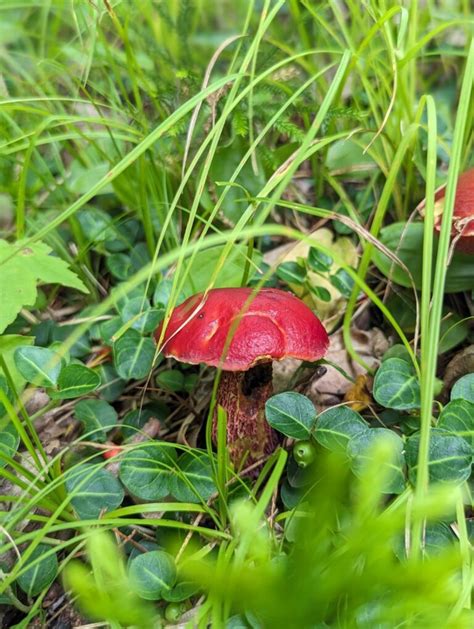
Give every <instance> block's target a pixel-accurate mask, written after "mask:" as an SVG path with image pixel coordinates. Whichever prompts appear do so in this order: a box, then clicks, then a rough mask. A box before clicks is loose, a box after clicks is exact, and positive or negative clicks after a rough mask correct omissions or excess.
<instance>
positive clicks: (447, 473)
mask: <svg viewBox="0 0 474 629" xmlns="http://www.w3.org/2000/svg"><path fill="white" fill-rule="evenodd" d="M419 445H420V434H419V433H416V434H414V435H412V436H411V437H409V439H408V440H407V443H406V460H407V463H408V469H409V478H410V481H411V482H412V483H413V484H415V483H416V470H417V467H418V450H419ZM471 463H472V452H471V446H470V445H469V444H468V443H467V441H466V440H465V439H463V438H462V437H458V436H456V435H450V434H449V433H448V432H445V431H444V430H441V429H439V428H434V429H433V430H432V431H431V436H430V447H429V478H430V482H432V483H441V482H455V483H462V482H464V481H465V480H467V479H468V478H469V476H470V475H471Z"/></svg>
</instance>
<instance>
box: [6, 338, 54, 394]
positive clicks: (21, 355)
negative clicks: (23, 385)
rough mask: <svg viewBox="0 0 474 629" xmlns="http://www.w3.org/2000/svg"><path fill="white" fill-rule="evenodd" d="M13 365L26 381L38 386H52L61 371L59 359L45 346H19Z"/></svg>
mask: <svg viewBox="0 0 474 629" xmlns="http://www.w3.org/2000/svg"><path fill="white" fill-rule="evenodd" d="M15 365H16V367H17V369H18V371H19V372H20V373H21V375H22V376H23V377H24V378H25V380H26V381H27V382H31V383H32V384H35V385H37V386H40V387H54V386H56V384H57V381H58V378H59V374H60V372H61V360H60V358H59V356H58V354H56V352H52V351H51V350H50V349H46V348H45V347H19V348H18V349H17V350H16V352H15Z"/></svg>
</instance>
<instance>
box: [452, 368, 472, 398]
mask: <svg viewBox="0 0 474 629" xmlns="http://www.w3.org/2000/svg"><path fill="white" fill-rule="evenodd" d="M451 399H452V400H456V399H463V400H467V401H468V402H474V373H467V374H466V375H465V376H463V377H462V378H459V380H457V381H456V382H455V383H454V386H453V388H452V389H451Z"/></svg>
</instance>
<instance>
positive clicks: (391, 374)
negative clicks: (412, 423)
mask: <svg viewBox="0 0 474 629" xmlns="http://www.w3.org/2000/svg"><path fill="white" fill-rule="evenodd" d="M374 398H375V399H376V400H377V402H378V403H379V404H381V405H382V406H385V407H386V408H395V409H398V410H408V409H412V408H420V384H419V382H418V378H417V376H416V373H415V371H414V369H413V367H412V365H411V364H410V363H408V362H407V361H405V360H402V359H401V358H389V359H388V360H385V361H384V362H383V363H382V364H381V366H380V367H379V369H378V371H377V373H376V374H375V380H374Z"/></svg>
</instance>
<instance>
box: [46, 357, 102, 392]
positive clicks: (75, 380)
mask: <svg viewBox="0 0 474 629" xmlns="http://www.w3.org/2000/svg"><path fill="white" fill-rule="evenodd" d="M99 386H100V376H99V374H98V373H97V372H96V371H93V370H92V369H89V367H86V366H85V365H79V364H74V365H67V366H66V367H63V368H62V369H61V373H60V374H59V378H58V389H57V391H49V395H50V396H51V398H52V399H53V400H68V399H71V398H75V397H79V396H80V395H85V394H86V393H90V392H91V391H95V390H96V389H97V388H98V387H99Z"/></svg>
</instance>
